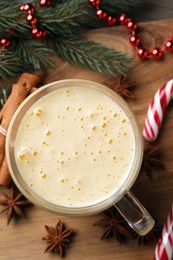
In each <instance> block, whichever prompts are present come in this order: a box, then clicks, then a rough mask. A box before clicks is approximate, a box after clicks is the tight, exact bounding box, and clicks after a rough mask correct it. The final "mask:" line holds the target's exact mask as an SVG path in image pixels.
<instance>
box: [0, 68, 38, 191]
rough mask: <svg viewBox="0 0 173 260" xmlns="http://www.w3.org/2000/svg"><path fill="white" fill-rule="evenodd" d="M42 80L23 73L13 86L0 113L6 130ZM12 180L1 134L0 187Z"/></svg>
mask: <svg viewBox="0 0 173 260" xmlns="http://www.w3.org/2000/svg"><path fill="white" fill-rule="evenodd" d="M40 80H41V79H40V77H39V76H36V75H33V74H29V73H23V74H22V75H21V76H20V78H19V79H18V81H17V83H16V84H14V85H13V87H12V92H11V94H10V96H9V98H8V99H7V102H6V103H5V105H4V107H3V108H2V110H1V111H0V124H1V126H2V127H3V128H4V129H6V130H7V129H8V126H9V124H10V121H11V119H12V117H13V115H14V113H15V111H16V109H17V108H18V107H19V105H20V104H21V103H22V102H23V100H24V99H25V98H26V97H27V96H28V95H29V94H30V93H31V92H33V90H35V88H36V87H37V86H38V84H39V82H40ZM10 179H11V178H10V173H9V170H8V166H7V162H6V157H5V136H4V135H3V134H1V133H0V185H5V186H7V185H9V183H10Z"/></svg>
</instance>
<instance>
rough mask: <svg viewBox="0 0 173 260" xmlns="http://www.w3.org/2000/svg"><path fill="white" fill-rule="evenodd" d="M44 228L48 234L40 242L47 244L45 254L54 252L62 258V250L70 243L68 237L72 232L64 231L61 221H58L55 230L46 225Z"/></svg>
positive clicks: (70, 230) (69, 230)
mask: <svg viewBox="0 0 173 260" xmlns="http://www.w3.org/2000/svg"><path fill="white" fill-rule="evenodd" d="M45 228H46V231H47V233H48V235H47V236H45V237H43V238H42V240H45V241H46V242H47V243H48V246H47V247H46V249H45V253H47V252H55V253H57V254H58V255H59V256H61V257H62V256H63V255H64V248H67V247H68V246H69V244H70V242H71V241H70V239H69V236H70V235H71V234H72V232H73V230H72V229H65V228H64V227H63V223H62V221H61V220H59V222H58V223H57V225H56V227H55V228H53V227H48V226H46V225H45Z"/></svg>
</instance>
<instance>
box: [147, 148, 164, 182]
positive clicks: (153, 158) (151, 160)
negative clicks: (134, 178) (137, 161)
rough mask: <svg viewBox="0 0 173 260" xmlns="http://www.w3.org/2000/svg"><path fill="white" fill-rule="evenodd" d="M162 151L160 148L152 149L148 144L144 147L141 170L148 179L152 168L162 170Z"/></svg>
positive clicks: (150, 177)
mask: <svg viewBox="0 0 173 260" xmlns="http://www.w3.org/2000/svg"><path fill="white" fill-rule="evenodd" d="M161 157H162V149H161V147H152V146H151V145H149V144H148V143H146V145H145V149H144V156H143V162H142V169H143V170H144V172H145V173H146V174H147V176H148V178H149V179H150V180H151V179H152V170H153V168H157V169H159V170H160V169H164V168H165V166H164V164H163V162H162V160H161Z"/></svg>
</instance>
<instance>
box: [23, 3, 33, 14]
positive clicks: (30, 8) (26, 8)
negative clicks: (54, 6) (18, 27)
mask: <svg viewBox="0 0 173 260" xmlns="http://www.w3.org/2000/svg"><path fill="white" fill-rule="evenodd" d="M22 11H27V12H28V11H30V12H34V11H35V8H34V6H33V5H32V4H24V5H23V10H22Z"/></svg>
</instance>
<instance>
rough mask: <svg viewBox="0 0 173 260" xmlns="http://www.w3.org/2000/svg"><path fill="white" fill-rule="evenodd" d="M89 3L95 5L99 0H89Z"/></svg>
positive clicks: (97, 4)
mask: <svg viewBox="0 0 173 260" xmlns="http://www.w3.org/2000/svg"><path fill="white" fill-rule="evenodd" d="M89 3H90V4H91V5H92V6H94V7H97V6H99V4H100V0H89Z"/></svg>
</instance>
